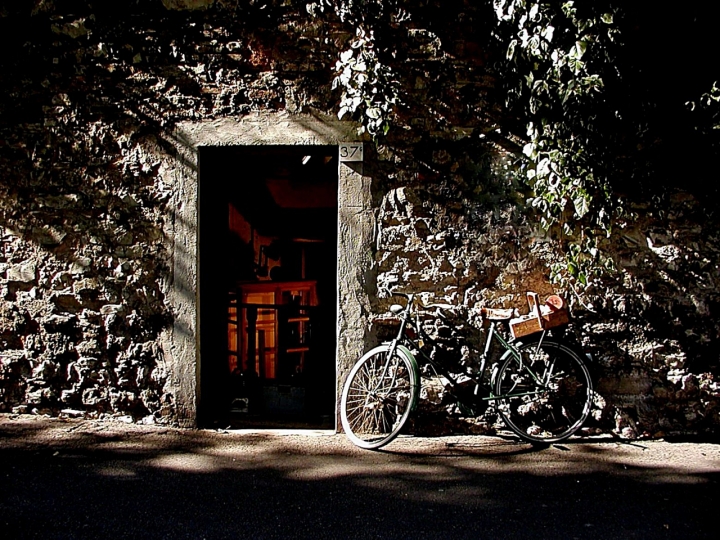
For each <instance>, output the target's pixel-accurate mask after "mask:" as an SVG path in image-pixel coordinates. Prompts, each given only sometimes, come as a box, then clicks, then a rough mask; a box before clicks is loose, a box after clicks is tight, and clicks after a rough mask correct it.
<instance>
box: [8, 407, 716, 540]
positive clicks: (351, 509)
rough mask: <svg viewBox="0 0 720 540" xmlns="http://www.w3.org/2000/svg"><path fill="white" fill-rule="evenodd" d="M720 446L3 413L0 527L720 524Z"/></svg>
mask: <svg viewBox="0 0 720 540" xmlns="http://www.w3.org/2000/svg"><path fill="white" fill-rule="evenodd" d="M719 473H720V446H718V445H714V444H699V443H668V442H663V441H645V442H636V443H632V444H629V443H622V442H619V441H615V440H611V439H601V440H592V441H588V440H579V441H570V442H567V443H564V444H559V445H555V446H552V447H550V448H545V449H539V450H538V449H534V448H533V447H531V446H529V445H527V444H522V443H519V442H517V441H515V440H513V439H509V438H507V439H506V438H501V437H468V436H463V437H442V438H412V437H408V438H401V439H398V440H397V441H395V442H393V443H392V444H390V445H389V446H388V447H386V450H385V451H382V452H368V451H363V450H359V449H357V448H355V447H354V446H352V445H351V444H350V443H349V442H347V441H346V439H345V438H344V436H342V435H335V434H328V433H318V432H304V433H302V434H282V435H280V434H277V433H271V432H265V433H247V432H235V431H232V432H215V431H202V430H201V431H193V430H176V429H170V428H164V427H153V426H148V427H143V426H135V425H126V424H120V423H111V422H90V421H76V420H71V421H63V420H57V419H47V418H45V419H42V418H34V417H29V416H21V417H14V416H8V415H0V537H1V538H3V539H15V538H50V539H66V538H72V539H75V538H78V539H85V538H112V539H119V538H133V539H144V538H149V539H165V538H166V539H184V538H191V539H201V538H207V539H215V538H267V539H275V538H277V539H280V538H282V539H292V538H308V539H310V538H312V539H326V538H328V539H335V538H338V539H345V538H358V539H374V538H408V539H410V538H412V539H418V538H421V539H425V538H430V539H434V538H453V539H456V538H457V539H463V538H473V539H480V538H493V539H505V538H523V539H526V538H528V539H533V538H552V539H555V538H558V539H565V538H603V539H605V538H622V539H631V538H643V539H648V538H683V539H690V538H717V537H718V532H717V531H718V529H719V527H718V517H720V504H718V503H720V494H719V492H718V480H719V479H720V475H719Z"/></svg>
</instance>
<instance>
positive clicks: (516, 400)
mask: <svg viewBox="0 0 720 540" xmlns="http://www.w3.org/2000/svg"><path fill="white" fill-rule="evenodd" d="M515 350H516V351H517V353H518V355H519V356H520V358H517V356H516V354H515V352H514V351H512V350H509V351H507V352H506V353H505V354H504V355H503V357H502V359H501V360H500V362H501V367H500V370H499V371H498V373H497V377H496V380H495V395H496V396H497V398H498V399H497V405H498V412H499V413H500V416H501V417H502V419H503V421H504V422H505V424H506V425H507V427H508V428H510V429H511V430H512V431H514V432H515V433H516V434H518V435H519V436H520V437H522V438H523V439H526V440H528V441H530V442H535V443H553V442H558V441H562V440H563V439H567V438H568V437H570V436H571V435H572V434H573V433H575V432H576V431H577V430H578V429H580V426H582V424H583V422H585V420H586V419H587V417H588V414H589V413H590V407H591V405H592V396H593V387H592V380H591V379H590V372H589V371H588V368H587V366H586V365H585V363H584V362H583V360H582V359H581V358H580V357H579V356H578V355H577V354H576V353H575V352H573V351H572V350H571V349H569V348H567V347H566V346H564V345H562V344H560V343H556V342H553V341H547V340H545V341H543V342H542V343H540V344H538V343H521V344H517V345H516V346H515Z"/></svg>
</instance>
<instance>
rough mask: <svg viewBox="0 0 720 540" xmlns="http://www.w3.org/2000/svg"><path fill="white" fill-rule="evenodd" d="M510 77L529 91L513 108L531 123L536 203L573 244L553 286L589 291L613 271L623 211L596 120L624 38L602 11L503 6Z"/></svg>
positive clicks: (523, 1)
mask: <svg viewBox="0 0 720 540" xmlns="http://www.w3.org/2000/svg"><path fill="white" fill-rule="evenodd" d="M494 7H495V13H496V16H497V19H498V21H499V24H500V34H499V35H500V36H501V39H503V38H504V39H506V40H507V42H508V45H507V61H508V67H507V69H508V71H510V72H513V71H514V72H515V73H516V80H518V81H519V84H517V85H516V86H515V87H514V88H511V89H510V92H509V94H508V96H509V97H508V105H509V106H510V107H513V108H514V109H516V110H517V109H518V108H520V107H522V108H523V111H522V114H523V115H524V116H525V118H526V119H527V122H528V123H527V144H526V145H525V147H524V149H523V153H524V154H525V156H526V157H527V162H526V164H525V167H524V175H525V181H526V182H527V183H528V184H529V185H530V186H531V187H532V190H533V193H534V194H533V196H532V197H531V198H530V199H529V200H528V202H529V203H530V205H531V206H532V207H533V208H535V209H536V210H537V211H538V213H539V216H540V224H541V226H542V227H543V228H544V229H545V230H550V231H556V233H557V234H559V235H560V237H561V238H563V239H564V240H563V243H564V245H565V248H566V249H565V256H566V261H565V263H564V264H558V265H554V267H553V268H552V272H553V278H554V279H555V280H556V281H558V282H560V283H562V284H565V285H575V286H580V287H585V286H587V285H588V284H589V283H590V282H591V279H592V277H594V276H596V275H598V274H600V273H602V272H604V271H606V270H607V269H609V268H612V261H610V260H609V259H608V258H607V257H606V256H605V255H604V254H603V253H602V250H601V249H600V248H601V241H602V238H606V237H609V235H610V233H611V230H612V223H613V219H614V218H616V217H617V216H618V212H619V211H620V208H619V206H618V204H617V201H615V200H614V199H613V193H612V189H611V187H610V185H609V182H608V179H607V177H606V176H605V175H604V174H603V170H602V169H601V168H600V167H599V164H600V163H601V159H602V157H601V155H600V154H601V149H602V141H601V139H600V138H601V136H602V134H601V133H599V132H598V131H597V130H596V128H595V126H594V122H595V115H596V111H597V110H598V109H601V108H602V107H603V105H602V99H603V90H604V81H603V76H602V72H603V69H606V68H607V66H608V65H609V64H610V63H611V61H612V57H611V54H610V52H611V48H612V43H613V42H614V40H615V38H616V36H617V34H618V29H617V27H616V26H615V25H614V20H615V13H614V12H613V11H605V10H603V9H601V8H602V3H595V4H590V3H588V2H585V3H584V5H583V8H584V9H583V10H582V13H581V10H580V9H578V7H577V6H576V3H575V2H573V1H567V2H551V1H542V0H536V1H527V0H495V1H494Z"/></svg>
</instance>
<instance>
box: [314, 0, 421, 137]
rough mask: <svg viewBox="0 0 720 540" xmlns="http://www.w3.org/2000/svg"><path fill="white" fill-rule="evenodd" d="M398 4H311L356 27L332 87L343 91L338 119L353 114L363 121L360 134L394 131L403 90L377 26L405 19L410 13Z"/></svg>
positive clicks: (345, 0)
mask: <svg viewBox="0 0 720 540" xmlns="http://www.w3.org/2000/svg"><path fill="white" fill-rule="evenodd" d="M398 4H399V3H398V2H397V1H395V0H319V1H316V2H311V3H308V4H307V10H308V13H310V14H311V15H314V16H317V15H319V14H322V13H325V12H332V13H334V14H335V15H336V16H337V17H338V18H339V19H340V21H342V22H344V23H347V24H349V25H350V26H351V27H353V28H355V38H354V39H353V40H352V41H351V42H350V43H349V48H347V49H345V50H343V51H341V52H340V54H339V59H338V61H337V63H336V65H335V72H336V76H335V78H334V79H333V84H332V86H333V89H340V90H341V92H342V95H341V99H340V108H339V111H338V118H343V117H344V116H345V115H348V114H349V115H352V116H353V117H354V118H355V119H356V120H357V121H358V122H359V123H360V128H359V130H360V133H364V132H367V133H369V134H370V135H371V136H372V137H373V138H377V137H380V136H384V135H386V134H387V132H388V131H389V130H390V125H391V123H392V119H393V112H394V109H395V105H396V103H397V101H398V93H399V83H398V80H397V76H396V74H395V72H394V71H393V69H392V68H391V67H390V66H389V65H388V63H387V62H384V61H383V59H382V58H381V56H382V55H383V54H384V55H386V56H390V55H389V53H388V51H386V50H379V47H378V45H377V42H376V40H375V33H374V31H373V28H374V27H378V26H382V25H383V24H385V23H390V24H398V23H400V22H403V21H405V20H406V19H407V14H406V13H405V12H404V11H403V10H402V9H400V8H399V7H398Z"/></svg>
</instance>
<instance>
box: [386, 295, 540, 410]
mask: <svg viewBox="0 0 720 540" xmlns="http://www.w3.org/2000/svg"><path fill="white" fill-rule="evenodd" d="M393 294H395V295H396V296H403V297H405V298H406V299H407V305H406V306H405V307H404V308H401V311H399V310H398V309H397V308H396V309H394V310H393V309H392V308H391V311H392V312H393V313H395V314H396V315H398V317H399V319H400V327H399V328H398V332H397V335H396V337H395V338H394V339H393V340H392V341H391V342H390V343H389V345H390V350H389V356H392V354H393V353H394V352H395V350H396V348H397V347H399V346H400V347H403V348H404V350H405V352H407V353H409V355H410V357H411V358H412V360H413V362H414V364H415V366H416V367H417V366H418V362H417V359H416V358H415V353H414V352H413V351H417V353H418V354H419V355H420V357H421V358H422V360H423V361H424V362H425V363H427V364H429V365H430V366H432V369H433V370H434V371H435V373H436V374H438V375H441V376H443V377H444V378H445V379H447V380H448V381H449V382H450V386H452V387H457V386H458V385H459V383H458V379H457V378H456V377H455V376H453V375H451V374H450V372H449V371H448V370H447V369H446V368H445V367H444V366H443V365H442V363H440V362H438V361H437V360H434V359H433V358H431V357H430V356H428V355H427V354H426V353H425V352H424V351H423V350H422V342H424V341H427V342H428V343H436V342H435V341H434V340H433V339H432V338H431V337H430V336H429V335H428V334H427V333H426V332H425V331H424V330H423V329H422V325H421V324H420V322H419V318H418V320H417V322H415V323H413V321H412V317H411V315H412V311H413V303H414V301H415V295H414V294H402V293H393ZM393 307H394V306H393ZM398 307H400V306H398ZM408 325H410V326H411V327H412V328H413V330H415V332H417V334H418V335H419V336H420V337H421V339H420V340H416V339H415V340H414V339H413V338H411V337H410V336H409V335H408V333H407V328H408ZM497 325H498V323H497V322H496V321H491V322H490V327H489V330H488V335H487V337H486V338H485V348H484V351H483V353H482V354H481V355H480V367H479V368H478V369H477V371H474V372H466V373H465V375H467V376H469V377H470V378H471V379H472V381H473V382H474V384H475V393H474V398H475V399H476V400H478V399H479V400H480V401H484V402H491V401H495V400H497V399H503V398H509V397H522V396H530V395H537V394H538V393H539V392H538V391H535V392H520V393H508V394H503V395H494V394H493V391H492V388H493V387H494V383H495V375H496V374H495V373H492V374H491V380H490V384H489V385H487V384H484V383H483V379H484V378H485V375H486V372H487V368H488V365H487V361H488V358H489V357H490V353H491V350H492V347H493V341H494V340H497V341H498V342H499V344H500V346H501V347H502V348H503V349H505V350H506V351H510V353H511V354H512V355H513V357H514V358H515V359H516V360H517V361H518V362H519V364H520V368H521V369H522V370H523V371H525V372H526V373H528V374H529V375H530V376H531V377H532V378H533V380H534V381H535V382H536V383H537V384H538V385H540V386H543V387H544V386H545V385H546V384H547V381H548V380H549V378H550V377H551V376H552V366H550V369H549V371H548V372H547V373H544V374H543V376H542V378H538V376H537V374H536V373H535V372H534V371H533V370H530V369H528V368H527V366H525V365H524V363H523V358H522V355H521V354H520V353H519V352H518V350H517V349H516V348H515V347H514V346H513V345H512V343H511V342H510V340H506V339H505V338H504V337H503V336H502V334H500V333H499V332H498V331H497ZM546 333H547V332H546V331H543V332H542V334H541V335H540V338H539V340H538V349H539V348H540V346H541V345H542V342H543V340H544V339H545V335H546ZM417 380H418V381H420V376H419V373H418V377H417ZM481 388H487V395H485V396H480V395H478V392H479V390H480V389H481ZM474 404H477V403H474Z"/></svg>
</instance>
